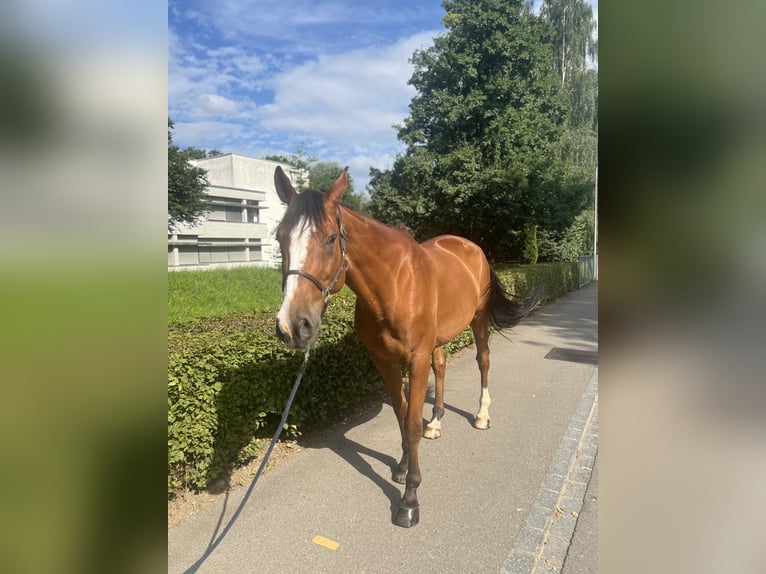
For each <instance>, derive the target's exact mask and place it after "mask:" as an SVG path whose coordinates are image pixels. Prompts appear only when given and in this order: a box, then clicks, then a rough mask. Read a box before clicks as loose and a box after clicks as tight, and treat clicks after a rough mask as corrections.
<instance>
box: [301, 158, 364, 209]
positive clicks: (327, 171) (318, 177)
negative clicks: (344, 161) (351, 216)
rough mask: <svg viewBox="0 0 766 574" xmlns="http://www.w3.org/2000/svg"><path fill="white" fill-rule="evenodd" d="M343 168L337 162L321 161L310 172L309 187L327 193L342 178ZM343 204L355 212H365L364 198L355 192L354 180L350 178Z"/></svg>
mask: <svg viewBox="0 0 766 574" xmlns="http://www.w3.org/2000/svg"><path fill="white" fill-rule="evenodd" d="M343 169H344V168H343V167H342V166H341V165H340V164H339V163H336V162H329V161H320V162H317V163H315V164H314V165H312V166H311V169H310V171H309V187H310V188H311V189H317V190H319V191H326V190H328V189H330V187H332V184H333V183H335V180H336V179H338V177H340V174H341V172H343ZM341 203H342V204H343V205H345V206H346V207H350V208H351V209H353V210H355V211H360V212H363V211H364V208H365V206H364V203H365V201H364V198H363V197H362V195H361V194H358V193H356V192H354V179H353V178H352V177H351V175H349V176H348V186H347V187H346V192H345V193H344V194H343V199H342V200H341Z"/></svg>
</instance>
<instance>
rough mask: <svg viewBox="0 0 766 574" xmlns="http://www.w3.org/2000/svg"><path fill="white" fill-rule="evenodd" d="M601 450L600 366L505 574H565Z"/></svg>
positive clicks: (514, 544) (507, 562) (515, 544)
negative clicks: (599, 445) (569, 551)
mask: <svg viewBox="0 0 766 574" xmlns="http://www.w3.org/2000/svg"><path fill="white" fill-rule="evenodd" d="M597 451H598V368H596V370H595V371H594V372H593V376H592V377H591V380H590V382H589V383H588V386H587V387H586V388H585V391H584V392H583V394H582V397H581V399H580V404H579V405H578V407H577V411H576V412H575V414H574V415H572V418H571V419H570V421H569V426H568V427H567V430H566V432H565V433H564V437H563V438H562V440H561V444H560V445H559V449H558V451H557V453H556V455H555V456H554V458H553V462H552V463H551V465H550V467H549V468H548V473H547V475H546V476H545V479H544V480H543V482H542V485H541V486H540V491H539V492H538V495H537V498H536V499H535V502H534V503H533V504H532V508H531V509H530V511H529V514H528V515H527V517H526V520H525V521H524V525H523V526H522V527H521V530H519V533H518V534H517V535H516V539H515V540H514V543H513V546H512V548H511V551H510V553H509V554H508V557H507V558H506V560H505V562H504V563H503V566H502V568H501V570H500V572H501V574H542V573H543V572H546V573H547V572H554V573H560V572H561V569H562V568H563V566H564V560H565V559H566V555H567V551H568V550H569V545H570V543H571V540H572V535H573V533H574V529H575V526H576V524H577V517H578V516H579V514H580V511H581V510H582V506H583V500H584V498H585V491H586V489H587V487H588V482H589V481H590V477H591V473H592V471H593V464H594V462H595V459H596V453H597Z"/></svg>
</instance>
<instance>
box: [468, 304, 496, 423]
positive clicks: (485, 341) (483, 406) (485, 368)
mask: <svg viewBox="0 0 766 574" xmlns="http://www.w3.org/2000/svg"><path fill="white" fill-rule="evenodd" d="M471 329H472V330H473V335H474V339H476V362H477V363H478V365H479V373H480V374H481V398H480V399H479V412H478V413H476V418H475V419H474V421H473V426H474V427H476V428H477V429H488V428H489V427H490V419H489V405H490V403H491V402H492V401H491V400H490V398H489V378H488V375H489V318H488V317H486V316H482V317H479V318H477V319H476V320H474V321H473V322H472V323H471Z"/></svg>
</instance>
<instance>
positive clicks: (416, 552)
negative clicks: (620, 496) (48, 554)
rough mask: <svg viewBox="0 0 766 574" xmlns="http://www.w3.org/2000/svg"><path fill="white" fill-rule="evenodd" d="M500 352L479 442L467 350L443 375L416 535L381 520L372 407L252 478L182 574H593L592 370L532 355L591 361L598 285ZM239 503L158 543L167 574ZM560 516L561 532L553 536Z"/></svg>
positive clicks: (397, 492)
mask: <svg viewBox="0 0 766 574" xmlns="http://www.w3.org/2000/svg"><path fill="white" fill-rule="evenodd" d="M509 338H510V340H507V339H505V338H503V337H501V336H499V335H494V336H493V337H492V340H491V342H490V350H491V366H490V373H489V377H490V378H489V390H490V395H491V397H492V405H491V407H490V416H491V420H492V427H491V428H490V429H489V430H486V431H479V430H476V429H474V428H473V426H472V425H471V422H472V420H473V415H474V414H475V412H476V411H477V409H478V406H479V394H480V384H479V371H478V368H477V366H476V362H475V359H474V353H473V350H472V349H469V350H467V351H466V352H464V353H462V354H461V355H460V356H458V357H456V358H453V359H452V360H451V361H449V363H448V364H447V374H446V382H445V403H446V405H445V406H446V411H447V412H446V415H445V417H444V419H443V421H442V436H441V438H439V439H437V440H427V439H423V440H422V441H421V445H420V465H421V471H422V475H423V482H422V484H421V486H420V488H419V489H418V498H419V501H420V523H419V524H418V525H416V526H415V527H413V528H410V529H404V528H400V527H397V526H395V525H393V524H392V522H391V517H392V513H393V511H394V509H395V508H396V505H397V504H398V502H399V499H400V497H401V494H402V486H401V485H399V484H396V483H394V482H393V481H392V480H391V473H392V469H393V468H394V467H395V466H396V464H397V462H398V458H399V456H400V448H401V447H400V443H401V439H400V435H399V430H398V425H397V424H396V420H395V417H394V414H393V411H392V409H391V407H390V406H389V405H387V404H382V405H381V406H380V407H379V408H376V409H373V410H372V411H370V412H368V413H367V414H365V415H364V416H363V417H361V419H360V420H358V421H356V422H355V423H353V424H351V425H349V426H346V427H344V428H343V429H341V430H339V431H337V432H335V433H332V434H330V435H329V436H328V437H327V438H326V439H324V440H323V441H322V442H321V443H318V444H316V445H314V446H312V447H311V448H309V449H307V450H306V451H304V452H302V453H300V454H298V455H296V456H294V457H293V458H291V459H289V460H287V461H286V462H284V463H282V464H280V465H279V466H278V467H276V468H275V469H273V470H272V471H270V472H269V473H267V474H265V475H263V476H262V477H261V479H260V481H259V483H258V485H257V486H256V488H255V490H254V492H253V495H252V497H251V498H250V500H249V501H248V504H247V505H246V506H245V508H244V510H243V512H242V514H241V515H240V517H239V519H238V520H237V522H236V523H235V524H234V526H233V527H232V529H231V530H230V532H229V533H228V535H227V536H226V538H225V539H224V540H223V541H222V543H221V544H220V545H219V546H218V547H217V548H216V549H215V551H214V552H213V553H212V554H211V555H210V556H209V557H208V558H207V560H206V561H205V562H204V563H203V564H202V565H201V567H200V568H199V570H198V572H201V573H205V572H208V573H221V574H225V573H240V572H268V573H282V572H285V573H299V572H306V573H319V572H326V573H346V572H348V573H358V572H365V573H366V572H369V573H376V572H385V573H387V574H389V573H392V572H394V573H396V572H411V571H426V572H471V571H483V572H506V573H513V574H521V573H522V572H524V573H526V572H532V571H535V572H543V571H545V572H549V571H561V569H562V568H564V571H565V572H568V571H572V572H580V571H582V572H595V571H596V570H597V566H596V565H597V557H596V555H595V548H596V546H595V544H596V528H595V524H596V523H595V514H596V506H595V500H596V498H597V481H594V482H592V483H591V481H590V480H589V477H590V473H591V469H592V468H594V467H595V466H596V465H595V454H596V453H595V448H596V447H595V437H596V436H597V431H598V427H597V418H596V414H597V409H596V407H597V400H596V399H595V398H594V397H595V396H596V395H595V393H596V392H597V385H598V376H597V375H598V369H597V367H596V366H595V365H594V364H593V363H592V362H582V357H583V356H585V357H586V358H587V356H586V355H582V354H580V356H579V357H578V356H575V357H574V359H575V360H571V359H572V358H571V357H570V360H558V359H552V358H546V354H548V353H549V351H551V349H553V348H554V347H555V348H563V349H576V350H580V351H590V352H595V351H597V350H598V286H597V285H596V284H591V285H588V286H585V287H583V288H582V289H580V290H577V291H574V292H571V293H569V294H567V295H566V296H564V297H561V298H559V299H558V300H556V301H555V302H553V303H550V304H548V305H546V306H545V307H543V308H542V309H540V310H538V311H537V312H535V313H534V314H532V315H530V316H529V317H528V318H527V319H526V320H525V321H524V322H523V323H522V324H520V325H518V326H516V327H515V328H514V329H513V330H512V331H511V332H510V333H509ZM565 358H566V357H565ZM310 376H311V367H310V366H309V369H308V371H307V373H306V377H307V378H308V377H310ZM594 389H595V390H594ZM298 392H300V390H299V391H298ZM432 401H433V399H432V398H431V397H429V399H428V402H427V404H426V405H425V408H424V413H423V414H424V418H425V419H430V415H431V409H432ZM578 413H579V414H578ZM586 434H587V436H586ZM580 435H582V436H580ZM588 437H589V440H588ZM580 439H582V440H580ZM573 441H574V442H573ZM570 444H571V445H573V446H572V447H571V448H570V447H569V446H568V445H570ZM588 444H589V447H588V446H587V445H588ZM583 452H586V454H587V456H585V457H581V455H582V453H583ZM573 453H574V454H573ZM588 453H589V454H588ZM570 456H571V460H569V458H570ZM588 457H590V458H588ZM588 460H590V461H593V462H587V461H588ZM583 461H586V462H583ZM562 469H563V470H562ZM559 479H560V480H559ZM572 481H574V482H572ZM583 481H585V483H583ZM578 485H582V486H581V488H580V491H579V494H577V492H578ZM586 488H587V495H586V494H585V493H586ZM557 489H559V490H560V492H559V494H560V496H559V495H557V494H556V493H557ZM245 491H246V487H240V488H237V489H234V490H232V491H230V492H229V494H228V496H227V497H226V498H225V499H224V500H222V501H219V502H217V503H215V504H213V505H211V506H208V507H207V508H204V509H203V510H201V511H200V512H198V513H197V514H195V515H194V516H192V517H190V518H189V519H187V520H185V521H184V522H182V523H181V524H178V525H177V526H175V527H173V528H171V529H169V530H168V571H169V572H172V573H180V572H184V571H185V570H186V569H187V568H189V566H191V565H192V564H193V563H194V562H195V561H196V560H197V559H198V558H199V557H200V556H201V555H202V554H203V552H204V551H205V549H206V548H207V547H208V545H209V544H210V542H211V540H213V539H214V538H215V536H216V535H217V533H218V532H220V528H221V525H222V524H225V523H226V522H227V521H228V519H229V517H230V516H231V514H232V513H233V512H234V510H235V509H236V507H237V505H238V504H239V502H240V500H241V499H242V497H243V496H244V493H245ZM573 493H574V494H573ZM567 496H569V498H568V499H566V498H565V497H567ZM578 498H579V506H578V501H577V499H578ZM583 498H584V499H585V504H583ZM565 499H566V500H568V502H567V505H566V508H563V507H562V505H563V502H562V500H565ZM546 501H550V502H549V503H546ZM557 509H558V510H557ZM562 513H563V515H564V516H565V517H567V518H568V519H569V522H568V523H567V522H566V521H565V520H559V521H558V522H557V518H558V516H559V515H561V514H562ZM578 517H579V518H578ZM566 524H569V525H570V526H569V527H568V528H565V526H566ZM552 532H553V534H554V535H555V536H553V537H551V533H552ZM557 536H558V537H559V538H560V540H559V538H556V537H557ZM557 541H558V542H557ZM549 542H551V544H549ZM554 543H555V544H554ZM570 555H571V556H570ZM517 558H521V560H517Z"/></svg>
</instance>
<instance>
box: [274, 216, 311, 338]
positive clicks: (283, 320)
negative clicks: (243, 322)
mask: <svg viewBox="0 0 766 574" xmlns="http://www.w3.org/2000/svg"><path fill="white" fill-rule="evenodd" d="M313 231H314V227H313V226H310V227H309V226H308V225H306V220H305V219H301V221H300V222H299V223H298V225H296V226H295V228H294V229H293V231H292V233H290V249H289V261H290V265H289V267H288V270H297V271H300V270H303V265H304V264H305V263H306V257H307V256H308V248H309V239H310V238H311V233H312V232H313ZM298 277H299V276H298V275H288V276H287V280H286V281H285V292H284V294H283V295H282V307H280V309H279V313H277V321H279V326H280V329H282V332H283V333H288V334H289V335H290V336H291V337H292V334H293V333H292V329H291V328H290V322H289V321H288V318H289V317H290V303H291V302H292V300H293V297H294V296H295V290H296V289H297V288H298Z"/></svg>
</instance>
